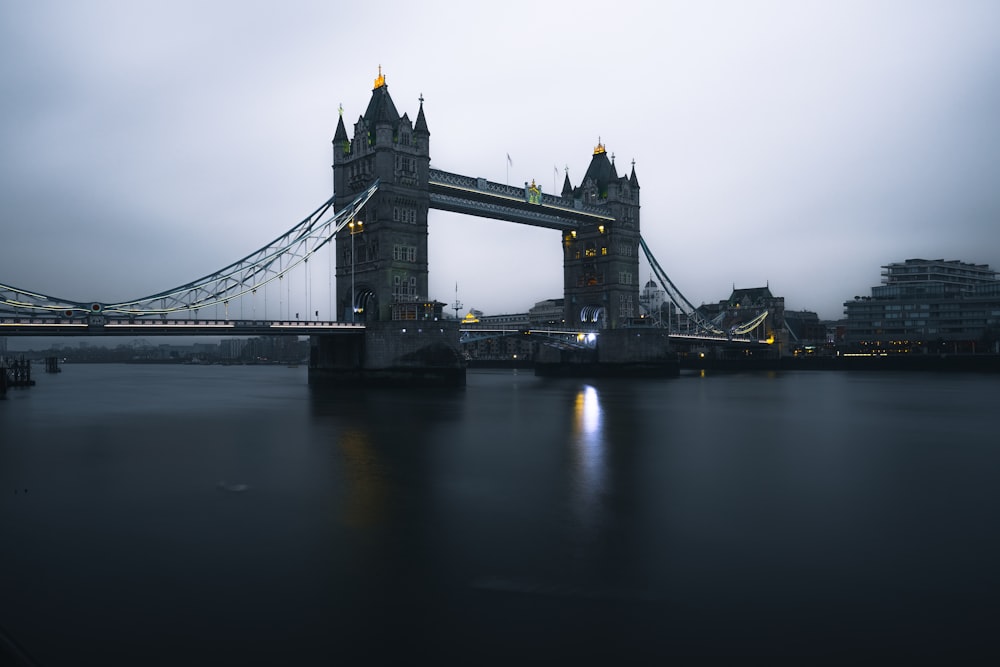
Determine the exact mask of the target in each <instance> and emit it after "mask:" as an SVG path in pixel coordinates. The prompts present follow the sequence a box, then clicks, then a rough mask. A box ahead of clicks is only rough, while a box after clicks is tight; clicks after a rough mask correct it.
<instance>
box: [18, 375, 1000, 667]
mask: <svg viewBox="0 0 1000 667" xmlns="http://www.w3.org/2000/svg"><path fill="white" fill-rule="evenodd" d="M36 370H37V371H38V372H37V373H36V376H35V377H36V380H37V385H36V386H34V387H31V388H28V389H12V390H11V391H10V392H9V393H8V396H7V399H6V400H2V401H0V545H2V548H0V627H2V628H3V629H4V631H5V632H6V634H7V635H8V636H9V637H11V638H12V639H13V641H14V642H16V643H17V644H18V645H20V646H21V647H22V648H23V649H24V651H25V652H26V653H28V654H30V655H31V656H32V657H33V659H34V660H35V661H36V663H37V664H40V665H44V666H50V665H76V664H103V665H140V664H141V665H159V664H163V665H173V664H206V663H207V664H244V665H245V664H333V663H335V662H341V661H348V662H358V661H363V662H367V663H377V662H388V661H396V660H399V659H406V660H413V661H416V660H422V661H427V660H435V661H446V662H455V661H461V662H463V663H471V664H475V663H481V662H483V661H491V660H504V661H511V660H518V661H526V660H527V661H531V660H532V659H533V658H536V657H542V656H544V657H546V658H553V659H556V660H558V661H560V662H563V661H566V660H575V661H577V662H584V663H589V662H601V663H604V662H616V663H620V662H639V661H642V660H644V659H650V658H656V659H659V658H664V657H671V656H674V657H684V656H688V657H697V658H712V659H722V660H727V661H728V660H732V659H740V658H747V657H751V658H755V657H767V656H770V657H771V658H775V659H788V660H790V661H797V660H799V659H800V658H802V657H806V658H812V659H813V660H814V661H815V659H816V658H820V657H822V658H831V659H833V660H835V661H839V660H848V659H857V658H871V659H873V660H874V661H879V660H880V659H882V658H886V657H890V656H896V657H904V658H910V659H913V658H926V657H931V658H939V659H943V658H948V659H954V658H956V657H961V656H973V655H977V654H979V655H981V654H982V653H983V652H992V653H994V654H995V653H997V652H998V649H997V645H996V644H995V642H994V639H993V638H994V635H995V621H996V619H997V618H1000V596H998V593H1000V585H998V584H1000V581H998V580H1000V568H997V566H996V563H998V562H1000V531H998V528H997V516H998V513H1000V486H998V483H997V480H998V479H1000V438H998V436H997V414H998V407H1000V406H998V396H1000V375H986V374H983V375H977V374H957V373H956V374H922V373H863V372H840V371H826V372H824V371H816V372H808V371H796V372H780V373H778V372H770V373H768V372H760V373H741V374H730V375H726V374H718V375H712V374H710V375H701V374H698V373H690V374H682V375H681V377H679V378H671V379H663V380H644V381H626V380H594V381H586V380H576V379H559V380H551V379H541V378H536V377H534V375H532V374H531V373H530V372H526V371H510V370H505V371H470V372H469V374H468V385H467V387H466V388H465V389H462V390H450V391H420V390H371V389H369V390H357V389H351V388H347V387H345V388H341V389H336V390H330V389H327V390H320V389H318V388H315V387H311V386H310V385H309V384H308V382H307V376H306V374H307V371H306V369H305V368H304V367H300V368H286V367H263V366H180V365H82V364H81V365H69V364H68V365H65V366H63V372H62V373H59V374H54V375H46V374H43V373H41V369H40V368H36Z"/></svg>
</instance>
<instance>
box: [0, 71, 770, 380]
mask: <svg viewBox="0 0 1000 667" xmlns="http://www.w3.org/2000/svg"><path fill="white" fill-rule="evenodd" d="M332 149H333V151H332V152H333V156H332V169H333V181H334V195H333V196H332V197H331V198H330V199H329V200H328V201H326V202H325V203H324V204H323V205H321V206H320V207H319V208H317V209H316V210H315V211H314V212H313V213H312V214H310V215H309V216H307V217H306V218H305V219H304V220H302V221H301V222H300V223H298V224H297V225H295V226H294V227H292V228H291V229H290V230H288V231H287V232H285V233H284V234H282V235H281V236H279V237H278V238H277V239H275V240H274V241H272V242H271V243H269V244H267V245H265V246H264V247H262V248H261V249H260V250H258V251H256V252H254V253H251V254H250V255H248V256H246V257H244V258H243V259H241V260H238V261H237V262H234V263H232V264H230V265H229V266H227V267H225V268H223V269H220V270H218V271H216V272H214V273H211V274H209V275H207V276H204V277H203V278H199V279H197V280H195V281H192V282H190V283H188V284H185V285H182V286H179V287H176V288H172V289H169V290H165V291H163V292H159V293H157V294H153V295H151V296H148V297H142V298H138V299H131V300H128V301H120V302H107V301H98V300H95V301H85V302H78V301H73V300H66V299H61V298H54V297H50V296H46V295H44V294H40V293H38V292H35V291H32V290H25V289H19V288H15V287H11V286H8V285H3V284H0V335H5V334H6V335H44V334H48V335H80V334H81V333H84V332H86V333H88V334H93V335H154V334H155V335H174V334H183V335H191V334H192V333H197V334H209V333H211V334H213V335H220V334H221V335H261V334H275V333H277V334H285V335H292V334H294V335H310V336H311V338H312V340H313V362H314V363H313V366H315V367H316V368H317V369H326V370H329V369H340V370H346V371H349V372H354V371H357V370H358V369H359V368H360V369H364V368H367V367H371V365H372V364H375V365H382V366H384V367H386V368H389V367H392V368H397V367H399V366H400V365H402V366H406V365H407V364H409V365H411V366H420V365H421V364H424V365H427V364H430V365H431V366H433V365H435V364H437V365H443V366H449V365H450V366H451V367H454V368H458V367H460V366H461V367H462V368H463V373H464V366H463V365H462V358H461V352H460V349H459V344H458V328H459V325H458V323H455V322H445V321H444V318H443V317H442V307H443V306H444V304H443V303H440V302H437V301H434V300H433V299H431V298H430V296H429V294H428V212H429V211H430V210H431V209H436V210H441V211H450V212H455V213H460V214H465V215H473V216H479V217H486V218H491V219H495V220H500V221H505V222H511V223H516V224H524V225H531V226H535V227H542V228H547V229H552V230H554V231H555V232H557V233H558V237H556V236H554V237H553V242H554V243H555V242H559V243H560V245H561V248H562V257H563V327H562V328H564V329H572V330H579V331H580V332H586V333H594V332H597V331H600V332H602V333H603V334H604V336H605V340H610V339H611V338H614V336H611V337H610V338H609V337H608V336H607V334H608V333H609V332H614V331H622V332H624V331H627V330H628V329H629V328H630V327H632V326H633V325H634V324H636V323H637V321H638V320H639V318H640V309H639V283H640V280H639V256H640V252H641V253H643V254H644V255H645V256H646V258H647V260H648V262H649V264H650V267H651V268H652V269H653V271H654V273H655V274H656V276H657V278H658V279H659V280H660V283H661V284H662V285H663V286H664V288H665V289H666V291H667V295H668V297H669V299H670V301H671V303H672V304H673V309H674V314H675V317H671V318H669V323H670V324H671V325H675V326H677V327H678V328H680V326H681V323H683V328H684V332H683V333H684V335H685V336H688V337H690V336H692V335H696V336H702V337H706V336H707V337H708V338H709V339H711V338H715V339H717V340H723V341H729V342H732V341H734V340H737V339H742V338H744V337H745V338H746V339H747V340H748V342H749V341H750V340H753V339H755V340H757V341H761V340H763V339H764V338H766V335H765V329H766V328H768V327H770V328H771V330H774V329H777V328H779V327H780V323H776V322H773V321H770V322H769V321H768V319H767V317H768V316H767V314H766V313H765V314H763V315H761V314H760V313H756V314H755V315H754V317H755V319H754V321H752V322H750V323H749V324H747V325H746V326H743V327H740V326H729V328H728V329H727V330H724V329H722V328H721V325H720V324H719V323H717V322H713V321H710V320H708V319H707V318H706V317H705V316H703V315H701V314H700V313H699V312H698V309H696V308H694V306H693V305H692V304H691V303H690V302H689V301H688V300H687V299H686V298H684V296H683V294H681V293H680V291H679V290H678V289H677V288H676V287H675V286H674V284H673V282H672V281H671V280H670V279H669V277H667V275H666V272H665V271H663V269H662V267H660V265H659V263H658V262H657V261H656V260H655V258H654V257H653V255H652V252H651V250H650V249H649V246H648V245H647V243H646V242H645V240H643V238H642V236H641V234H640V200H639V194H640V187H639V181H638V178H637V176H636V171H635V164H634V162H633V164H632V166H631V171H630V173H629V174H628V175H627V176H624V175H619V174H618V171H617V167H616V165H615V162H614V158H613V156H610V157H609V155H608V153H607V151H606V149H605V146H604V145H603V144H602V143H601V142H600V141H599V142H598V144H597V146H596V147H595V148H594V150H593V153H592V154H591V160H590V164H589V166H588V168H587V170H586V173H585V174H584V176H583V179H582V180H581V182H580V183H579V184H578V185H573V184H572V183H571V182H570V179H569V175H568V174H567V175H566V177H565V179H564V182H563V187H562V190H561V192H560V193H559V194H558V195H557V194H550V193H543V192H542V190H541V188H540V187H539V186H537V185H536V184H535V183H534V182H532V183H525V184H524V186H523V187H520V186H511V185H507V184H500V183H495V182H492V181H489V180H487V179H485V178H480V177H472V176H465V175H461V174H458V173H454V172H450V171H444V170H440V169H436V168H431V166H430V130H429V126H428V123H427V118H426V115H425V112H424V100H423V96H421V97H420V106H419V108H418V111H417V115H416V118H415V120H414V121H411V120H410V118H409V116H408V114H406V113H404V114H402V115H401V114H399V113H398V111H397V109H396V106H395V103H394V102H393V100H392V98H391V96H390V95H389V89H388V85H387V84H386V80H385V76H384V75H383V74H382V73H381V68H380V71H379V76H378V77H377V78H376V79H375V82H374V87H373V89H372V95H371V99H370V100H369V103H368V106H367V108H366V109H365V112H364V113H363V114H361V115H359V117H358V119H357V121H356V122H355V123H354V125H353V132H352V135H350V136H349V135H348V132H347V126H346V125H345V123H344V117H343V111H342V110H341V113H340V116H339V118H338V121H337V126H336V130H335V132H334V137H333V141H332ZM331 241H332V242H333V243H330V242H331ZM322 248H327V251H328V252H327V254H328V255H330V254H332V255H333V256H334V257H335V259H334V261H333V262H331V264H334V266H335V268H331V273H335V278H336V281H335V284H336V287H335V290H334V288H333V285H332V283H333V276H331V279H330V282H331V289H330V294H329V299H330V309H329V310H330V311H331V313H330V314H331V317H328V318H326V319H325V320H323V321H321V320H320V318H319V310H318V309H314V308H313V307H312V305H311V298H312V297H311V289H312V287H311V286H312V284H313V283H311V282H310V278H309V275H310V274H309V267H310V265H309V261H310V259H315V258H316V257H318V255H317V253H318V251H319V250H320V249H322ZM315 264H316V262H315V261H314V262H313V265H315ZM296 272H299V273H304V274H305V278H304V280H303V283H304V285H305V286H306V294H305V296H304V298H303V302H302V303H303V305H306V304H309V305H307V306H306V307H305V308H302V309H301V312H302V314H303V315H304V317H303V318H302V319H301V320H300V318H299V313H298V312H296V314H295V317H294V318H293V317H292V315H291V301H292V298H291V294H290V289H291V288H290V284H291V281H292V277H293V276H294V275H296ZM275 292H277V296H278V300H279V317H278V318H277V320H273V319H271V318H270V317H269V315H268V313H267V311H268V305H267V299H268V294H269V293H270V294H271V295H272V296H271V303H272V304H273V302H274V298H275ZM286 293H287V297H285V296H282V295H283V294H286ZM286 298H287V300H286ZM260 301H263V304H262V305H263V306H264V312H265V314H264V316H263V317H259V316H257V315H256V310H257V307H258V303H259V302H260ZM285 304H287V306H285ZM283 307H285V310H284V312H282V308H283ZM207 309H214V317H208V318H204V317H202V316H201V315H199V313H211V312H212V311H211V310H207ZM220 309H221V310H222V311H223V312H222V313H219V310H220ZM245 309H250V310H251V311H252V314H251V315H249V316H246V317H245V316H244V312H243V311H244V310H245ZM237 312H239V314H238V315H237V314H236V313H237ZM231 314H232V315H233V316H232V317H231V316H230V315H231ZM220 315H221V317H220ZM772 319H773V318H772ZM405 322H413V323H415V324H417V326H416V328H414V327H413V326H410V327H409V328H407V327H405V326H400V323H405ZM431 322H434V323H435V324H434V326H429V327H427V331H424V328H422V327H421V326H419V325H420V323H428V324H429V323H431ZM665 323H666V322H662V323H661V324H665ZM43 327H48V329H45V330H44V334H41V332H42V331H43V329H42V328H43ZM645 331H646V333H645V334H644V335H645V337H646V339H645V340H646V341H647V342H651V341H652V340H653V338H654V336H652V335H651V333H652V332H651V331H650V330H649V329H648V327H647V328H646V329H645ZM392 332H396V333H392ZM404 333H405V334H407V335H406V341H407V342H406V343H405V344H402V343H401V339H400V338H399V336H400V335H401V334H404ZM432 333H433V336H434V339H433V340H430V339H428V340H425V341H424V342H423V343H421V342H420V341H419V340H417V338H418V336H416V334H419V335H420V336H424V337H425V338H426V336H429V335H431V334H432ZM660 333H661V334H662V342H661V343H660V345H659V346H660V348H663V349H666V348H667V347H669V346H668V345H667V331H666V330H660ZM673 333H674V335H679V332H677V331H675V332H673ZM332 334H338V335H332ZM344 334H351V335H344ZM638 335H639V334H636V336H638ZM618 337H619V338H621V336H618ZM734 337H736V338H734ZM621 340H625V339H624V338H621ZM623 345H624V343H623ZM630 345H631V344H630ZM626 347H628V345H626ZM395 348H399V349H398V350H396V351H393V350H394V349H395ZM632 348H634V345H633V346H632ZM632 348H630V349H632ZM373 350H378V353H377V354H376V353H375V352H373ZM652 350H653V348H652V347H650V348H649V349H646V350H645V351H644V352H642V353H641V354H640V355H639V356H643V355H645V356H649V355H650V354H652V355H653V356H656V354H662V353H661V352H653V351H652ZM563 351H565V350H563ZM634 353H635V350H634V349H632V352H629V353H628V354H625V353H622V354H617V353H616V355H617V356H616V357H615V358H621V357H622V356H623V355H624V357H628V355H629V354H632V355H633V356H634ZM372 355H374V356H375V357H377V359H375V358H374V357H373V356H372ZM613 356H615V355H613ZM369 357H372V358H369ZM311 370H312V366H311ZM463 377H464V375H463Z"/></svg>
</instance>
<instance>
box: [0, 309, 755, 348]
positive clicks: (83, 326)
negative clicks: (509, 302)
mask: <svg viewBox="0 0 1000 667" xmlns="http://www.w3.org/2000/svg"><path fill="white" fill-rule="evenodd" d="M406 324H407V322H406V321H402V320H401V321H400V325H401V326H405V325H406ZM364 330H365V325H364V324H362V323H352V322H325V321H303V320H200V319H190V320H181V319H153V318H149V319H138V318H136V319H129V318H127V317H122V318H115V317H108V316H106V315H97V316H95V315H91V316H89V317H87V318H65V317H48V318H47V317H0V336H140V337H145V336H310V335H314V334H324V335H325V334H341V335H344V334H359V333H361V332H362V331H364ZM459 332H460V333H461V334H462V335H463V340H464V341H466V342H471V340H476V339H479V338H488V337H493V336H511V335H525V334H528V335H530V334H535V335H545V336H554V337H558V338H567V339H572V338H574V337H575V338H577V339H578V341H579V342H578V344H579V345H581V346H588V345H592V344H593V341H594V338H593V337H594V336H599V335H600V330H586V331H584V330H580V331H568V330H566V329H563V328H559V329H545V328H531V329H520V328H514V327H495V326H489V325H487V326H476V325H471V326H464V327H461V328H460V329H459ZM476 334H478V336H477V335H476ZM585 337H586V338H587V339H588V340H584V338H585ZM668 337H669V339H670V340H671V341H673V342H676V343H679V344H684V343H687V344H689V345H706V346H708V345H738V346H746V345H750V346H766V345H768V344H769V343H768V342H767V341H766V340H754V339H751V338H750V337H747V336H734V337H732V338H726V337H722V336H698V335H691V334H679V333H671V334H668Z"/></svg>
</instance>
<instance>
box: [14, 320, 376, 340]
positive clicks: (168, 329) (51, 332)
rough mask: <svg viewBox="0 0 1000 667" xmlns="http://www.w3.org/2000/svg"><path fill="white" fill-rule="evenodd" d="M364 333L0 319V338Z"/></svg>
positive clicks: (257, 324) (318, 327)
mask: <svg viewBox="0 0 1000 667" xmlns="http://www.w3.org/2000/svg"><path fill="white" fill-rule="evenodd" d="M364 330H365V325H364V324H361V323H357V324H356V323H353V322H311V321H299V320H287V321H274V322H272V321H266V320H200V319H191V320H181V319H129V318H118V317H106V316H90V317H88V318H83V319H68V318H66V319H63V318H38V317H4V318H0V336H142V337H147V336H312V335H317V334H323V335H330V334H360V333H363V332H364Z"/></svg>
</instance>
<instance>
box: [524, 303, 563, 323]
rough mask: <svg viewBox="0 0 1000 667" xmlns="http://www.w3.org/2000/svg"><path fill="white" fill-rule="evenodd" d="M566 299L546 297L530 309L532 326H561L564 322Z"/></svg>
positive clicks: (529, 321) (529, 316)
mask: <svg viewBox="0 0 1000 667" xmlns="http://www.w3.org/2000/svg"><path fill="white" fill-rule="evenodd" d="M564 304H565V299H545V300H544V301H539V302H537V303H536V304H535V305H534V306H532V307H531V308H529V309H528V323H529V324H530V325H531V326H532V327H550V328H551V327H560V326H562V325H563V324H564V322H563V313H564V310H565V307H564Z"/></svg>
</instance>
